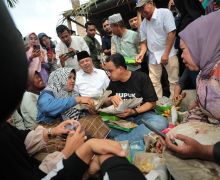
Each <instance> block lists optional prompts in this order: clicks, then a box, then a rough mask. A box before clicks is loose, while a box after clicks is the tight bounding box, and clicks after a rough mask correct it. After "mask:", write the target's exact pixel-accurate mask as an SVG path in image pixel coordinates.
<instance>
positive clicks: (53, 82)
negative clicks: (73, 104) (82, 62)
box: [45, 67, 76, 98]
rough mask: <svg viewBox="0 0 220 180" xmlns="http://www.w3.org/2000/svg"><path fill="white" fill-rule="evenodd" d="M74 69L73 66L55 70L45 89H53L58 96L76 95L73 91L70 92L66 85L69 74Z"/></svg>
mask: <svg viewBox="0 0 220 180" xmlns="http://www.w3.org/2000/svg"><path fill="white" fill-rule="evenodd" d="M72 70H73V68H67V67H64V68H58V69H56V70H55V71H53V72H52V73H51V74H50V76H49V80H48V84H47V87H46V88H45V90H48V91H52V92H53V94H54V96H55V97H56V98H66V97H70V96H73V95H76V94H74V92H73V91H71V92H68V91H67V87H66V86H67V80H68V76H69V74H70V73H71V71H72Z"/></svg>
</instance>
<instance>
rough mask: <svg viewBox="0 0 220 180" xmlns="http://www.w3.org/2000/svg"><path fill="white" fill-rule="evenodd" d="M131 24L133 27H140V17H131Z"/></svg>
mask: <svg viewBox="0 0 220 180" xmlns="http://www.w3.org/2000/svg"><path fill="white" fill-rule="evenodd" d="M129 24H130V26H131V29H137V28H138V19H137V17H133V18H131V19H129Z"/></svg>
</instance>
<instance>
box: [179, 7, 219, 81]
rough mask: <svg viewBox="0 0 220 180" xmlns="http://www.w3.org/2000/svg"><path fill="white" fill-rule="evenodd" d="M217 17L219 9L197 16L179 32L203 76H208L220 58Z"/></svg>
mask: <svg viewBox="0 0 220 180" xmlns="http://www.w3.org/2000/svg"><path fill="white" fill-rule="evenodd" d="M219 19H220V10H218V11H216V12H213V13H211V14H209V15H206V16H203V17H200V18H198V19H197V20H195V21H194V22H192V23H191V24H189V25H188V26H187V27H186V28H185V29H184V30H183V31H181V32H180V33H179V36H180V38H181V39H182V40H183V41H184V42H185V43H186V45H187V46H188V48H189V51H190V54H191V56H192V58H193V61H194V63H195V64H196V65H197V66H198V67H199V69H200V70H201V72H200V76H201V77H203V78H209V74H210V72H211V71H212V69H213V68H214V66H215V65H216V64H217V62H218V61H219V60H220V35H219V29H220V21H219Z"/></svg>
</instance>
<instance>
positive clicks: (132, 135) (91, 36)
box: [0, 0, 220, 179]
mask: <svg viewBox="0 0 220 180" xmlns="http://www.w3.org/2000/svg"><path fill="white" fill-rule="evenodd" d="M173 7H175V8H173ZM169 8H170V9H169ZM169 8H157V7H156V5H155V2H154V0H139V1H137V4H136V8H135V9H134V11H135V13H134V14H132V15H131V16H130V17H131V18H130V19H129V24H130V29H129V28H128V27H126V26H125V22H124V20H123V17H122V16H121V14H120V13H116V14H112V15H111V16H109V17H105V18H104V19H103V21H102V22H100V23H102V27H103V30H104V31H105V34H104V35H103V36H102V42H101V43H100V42H99V41H98V40H97V39H96V38H95V35H96V25H95V23H93V22H91V21H88V22H86V24H85V30H86V36H85V37H81V36H76V35H73V34H72V31H71V30H70V29H69V28H68V27H67V26H65V25H59V26H57V27H56V32H57V36H58V37H59V39H60V42H59V43H58V44H55V43H54V42H53V41H52V39H51V37H50V36H48V35H47V34H45V33H39V34H36V33H35V32H31V33H29V34H28V35H27V36H25V37H21V35H20V34H19V33H18V31H17V29H16V28H15V26H14V24H13V21H12V19H11V17H10V15H9V13H8V12H7V10H6V8H5V6H4V3H3V2H0V9H1V11H0V15H1V16H0V22H1V24H3V26H2V27H3V28H2V29H1V30H0V39H1V41H0V43H2V48H1V50H0V51H1V53H0V54H1V59H2V60H5V63H3V65H2V70H1V77H2V78H1V79H2V82H3V84H4V87H2V88H1V96H0V101H2V102H6V105H5V106H4V107H3V108H2V111H1V113H0V118H1V119H0V133H1V135H0V142H1V145H2V148H1V150H0V152H1V159H2V160H3V162H4V168H3V171H2V172H1V173H0V177H2V179H11V178H12V176H17V177H19V178H21V179H82V178H83V177H84V176H86V175H87V176H89V175H88V174H90V173H91V172H92V174H93V173H94V172H95V173H96V172H98V171H100V172H101V176H102V177H103V178H104V179H119V178H121V177H124V178H126V179H135V178H136V179H145V177H144V175H143V174H142V173H141V172H140V171H139V170H138V169H137V167H135V166H134V165H132V164H130V163H129V162H128V161H127V159H126V156H127V155H126V153H125V152H124V151H123V149H122V147H121V146H120V144H119V143H118V141H124V140H128V141H129V143H132V142H134V141H139V140H143V139H144V136H146V135H148V134H149V133H150V132H151V130H150V129H148V128H147V127H146V126H145V125H144V124H143V123H142V122H143V121H144V122H145V123H146V124H149V125H151V126H153V127H154V128H155V129H157V130H158V131H162V130H164V129H166V128H167V127H168V125H169V122H168V120H167V119H166V118H165V117H163V116H162V115H158V114H156V112H155V107H156V102H157V100H158V99H159V98H162V97H163V96H164V95H165V93H164V84H163V78H165V79H167V82H168V85H167V86H168V87H169V92H170V95H169V98H171V99H176V98H178V97H179V96H181V92H182V90H183V89H184V88H185V84H187V80H188V79H190V80H191V85H192V87H193V88H196V95H197V101H196V103H195V106H194V107H193V108H192V109H190V110H189V112H188V115H187V116H186V117H185V122H186V121H192V120H197V121H202V122H206V123H211V124H215V125H216V126H219V122H220V113H219V110H218V107H220V91H219V90H220V87H219V79H220V73H219V72H220V70H219V68H220V65H219V62H220V49H219V47H220V36H219V34H218V30H219V27H220V21H218V19H219V18H220V10H218V9H219V8H220V1H218V0H211V1H209V2H206V1H204V2H200V1H199V0H193V1H192V0H173V1H172V0H171V1H170V2H169ZM8 32H10V33H11V37H10V38H9V37H8V36H7V33H8ZM12 39H13V42H12ZM12 46H13V48H12ZM9 50H10V51H11V50H12V51H13V52H9ZM103 57H105V58H103ZM166 74H167V76H166ZM6 75H7V80H6V78H5V76H6ZM12 81H13V82H14V84H12V83H11V82H12ZM106 90H110V91H111V95H110V96H109V97H108V98H107V99H106V100H105V102H104V103H103V106H105V107H108V106H110V105H113V106H114V107H118V106H119V105H120V103H121V102H122V101H123V100H127V99H132V98H142V99H143V100H142V103H141V104H140V105H139V106H137V107H135V108H127V109H125V111H124V112H122V113H120V114H117V115H116V116H117V117H118V118H120V119H126V120H127V121H130V122H134V123H136V124H137V127H135V128H134V129H133V130H132V131H130V132H124V131H121V130H116V129H114V128H112V129H111V131H110V133H109V134H108V136H107V139H96V138H91V139H88V137H87V136H86V134H85V132H84V130H83V129H82V127H81V125H80V123H79V122H78V120H79V119H80V118H81V117H84V116H90V115H93V114H98V112H97V111H96V110H95V100H97V99H99V98H100V97H101V96H102V95H103V93H104V92H105V91H106ZM73 119H74V120H73ZM67 125H72V126H75V127H76V129H74V130H73V129H67V128H66V127H67ZM48 127H49V128H48ZM63 134H66V135H67V138H66V142H65V145H64V147H63V150H62V151H56V152H53V153H51V154H48V155H47V156H46V157H45V158H44V159H43V161H41V162H39V161H38V160H36V159H35V158H34V157H33V155H34V154H35V153H36V152H39V151H40V150H41V149H43V148H44V147H46V146H47V142H48V141H49V140H50V139H52V138H54V137H57V136H62V135H63ZM175 138H176V139H179V140H181V141H183V142H184V143H183V144H182V145H180V146H176V145H174V144H173V143H172V142H171V141H170V138H169V137H167V138H166V139H161V141H160V142H158V145H157V146H158V148H159V149H161V147H162V146H166V147H167V148H168V149H170V150H171V151H174V152H176V154H177V155H179V156H181V157H184V158H198V159H203V160H209V161H215V162H216V163H220V142H218V143H216V144H210V145H202V144H200V143H199V142H197V141H196V140H194V139H192V138H189V137H187V136H184V135H182V134H177V135H176V136H175ZM9 168H10V169H11V168H13V173H8V171H7V169H9ZM84 178H85V177H84Z"/></svg>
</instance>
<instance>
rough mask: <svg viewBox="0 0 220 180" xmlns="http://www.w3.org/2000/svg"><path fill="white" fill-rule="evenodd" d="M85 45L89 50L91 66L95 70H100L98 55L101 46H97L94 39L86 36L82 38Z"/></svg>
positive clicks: (96, 41) (97, 43)
mask: <svg viewBox="0 0 220 180" xmlns="http://www.w3.org/2000/svg"><path fill="white" fill-rule="evenodd" d="M84 40H85V41H86V44H87V45H88V47H89V50H90V56H91V58H92V61H93V64H94V66H95V67H96V68H100V59H99V56H100V53H101V45H100V44H99V42H98V40H97V39H96V38H92V37H90V36H88V35H86V36H85V37H84Z"/></svg>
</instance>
